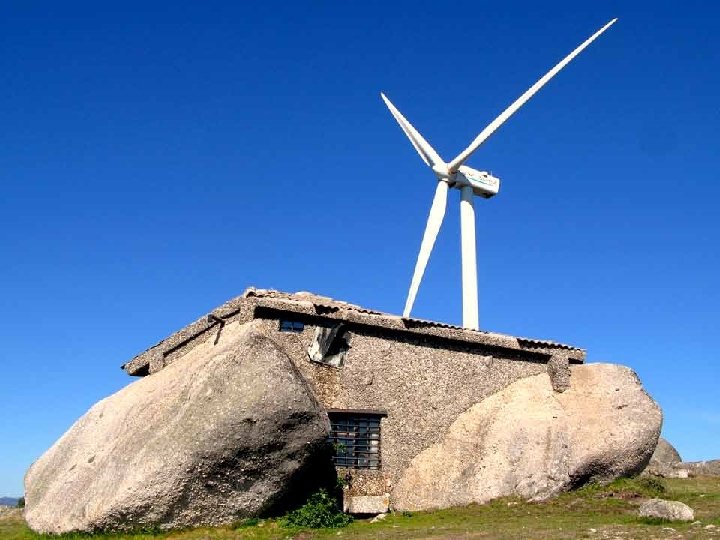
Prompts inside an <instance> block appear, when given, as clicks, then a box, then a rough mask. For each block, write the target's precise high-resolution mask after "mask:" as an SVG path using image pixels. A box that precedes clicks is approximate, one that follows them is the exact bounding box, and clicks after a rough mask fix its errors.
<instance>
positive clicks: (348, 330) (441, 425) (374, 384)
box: [122, 288, 585, 513]
mask: <svg viewBox="0 0 720 540" xmlns="http://www.w3.org/2000/svg"><path fill="white" fill-rule="evenodd" d="M253 320H254V321H256V322H259V324H261V325H262V327H263V328H264V331H265V333H266V334H267V335H268V336H270V337H271V339H272V340H273V341H274V342H275V343H277V344H278V345H279V347H280V348H281V349H282V350H284V351H285V352H286V353H287V355H288V356H289V357H290V359H291V360H292V362H293V364H294V366H295V368H297V370H298V372H299V373H300V374H301V376H302V377H303V378H304V379H305V381H307V383H308V387H309V388H311V389H312V392H313V394H314V397H315V399H316V400H317V402H318V403H319V404H320V406H321V408H322V409H324V412H325V413H326V414H327V420H328V421H327V427H328V437H329V440H330V442H331V443H332V445H333V448H334V458H333V459H334V462H335V467H336V470H337V472H338V476H339V477H340V478H341V479H343V480H344V482H345V489H344V495H345V497H344V499H345V500H344V504H345V508H346V510H348V511H350V512H353V513H377V512H381V511H385V510H387V508H388V506H389V505H391V504H392V501H391V500H390V494H391V493H392V490H393V487H394V486H395V485H396V484H397V482H398V481H399V479H400V478H401V477H402V475H403V473H404V472H405V471H406V470H407V468H408V466H409V464H410V462H411V460H412V459H413V458H414V457H415V456H417V455H418V454H419V453H421V452H422V451H424V450H426V449H427V448H429V447H430V446H431V445H434V444H437V443H438V442H439V441H440V440H442V437H443V436H444V435H445V434H446V433H447V431H448V429H449V427H450V426H451V424H453V422H454V421H456V420H457V418H458V417H459V416H460V415H461V414H462V413H464V412H465V411H467V410H468V409H469V408H470V407H472V406H473V405H474V404H476V403H478V402H481V401H482V400H483V399H485V398H487V397H488V396H491V395H493V394H496V393H497V392H499V391H501V390H502V389H504V388H506V387H507V386H508V385H510V384H511V383H513V382H515V381H517V380H519V379H523V378H527V377H531V376H533V375H537V374H542V373H547V374H548V375H549V378H550V381H551V384H552V388H553V390H554V391H555V392H563V391H564V390H566V389H567V388H568V386H569V379H570V364H582V363H583V362H584V360H585V351H584V350H582V349H579V348H577V347H572V346H569V345H563V344H560V343H555V342H552V341H545V340H537V339H527V338H519V337H513V336H509V335H503V334H498V333H493V332H485V331H473V330H466V329H463V328H460V327H456V326H451V325H447V324H441V323H437V322H430V321H424V320H418V319H406V318H402V317H399V316H394V315H389V314H385V313H380V312H377V311H372V310H369V309H364V308H362V307H359V306H356V305H353V304H349V303H346V302H340V301H336V300H332V299H330V298H326V297H322V296H318V295H314V294H310V293H296V294H288V293H283V292H278V291H274V290H263V289H254V288H250V289H248V290H247V291H245V293H244V294H243V295H241V296H239V297H237V298H234V299H233V300H230V301H229V302H227V303H225V304H223V305H222V306H220V307H218V308H217V309H215V310H213V311H212V312H211V313H209V314H208V315H207V316H205V317H203V318H201V319H199V320H197V321H196V322H194V323H192V324H190V325H188V326H187V327H185V328H183V329H182V330H180V331H178V332H176V333H175V334H173V335H172V336H170V337H168V338H166V339H164V340H163V341H161V342H160V343H158V344H157V345H155V346H153V347H151V348H150V349H148V350H147V351H145V352H143V353H142V354H140V355H138V356H137V357H135V358H133V359H132V360H130V361H129V362H127V363H126V364H124V365H123V366H122V368H123V369H124V370H125V371H126V372H127V373H128V374H129V375H132V376H138V377H147V376H150V377H152V375H153V374H154V373H157V372H158V371H160V370H162V369H163V368H164V367H165V366H167V365H169V364H171V363H174V362H181V361H182V359H183V357H185V356H186V355H188V354H189V353H190V352H191V351H192V350H193V349H195V348H196V347H197V346H198V345H200V344H204V345H208V344H212V343H213V342H216V341H217V340H218V339H219V336H220V335H221V334H222V332H223V328H224V327H225V326H226V325H229V324H231V323H235V322H239V323H246V322H250V321H253ZM439 352H441V354H439Z"/></svg>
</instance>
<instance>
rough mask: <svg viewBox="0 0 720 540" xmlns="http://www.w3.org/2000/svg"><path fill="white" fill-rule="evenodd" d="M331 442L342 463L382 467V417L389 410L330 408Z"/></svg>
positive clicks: (355, 467)
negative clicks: (335, 409) (331, 409)
mask: <svg viewBox="0 0 720 540" xmlns="http://www.w3.org/2000/svg"><path fill="white" fill-rule="evenodd" d="M328 416H329V418H330V443H331V444H332V445H333V449H334V451H335V453H334V457H333V461H334V462H335V465H337V466H338V467H349V468H352V469H375V470H377V469H379V468H380V419H381V418H382V417H383V416H385V413H379V412H369V411H330V412H328Z"/></svg>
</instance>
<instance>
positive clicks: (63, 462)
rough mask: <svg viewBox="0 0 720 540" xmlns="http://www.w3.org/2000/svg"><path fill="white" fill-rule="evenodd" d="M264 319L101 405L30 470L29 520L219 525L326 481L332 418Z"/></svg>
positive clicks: (50, 526) (72, 526) (229, 331)
mask: <svg viewBox="0 0 720 540" xmlns="http://www.w3.org/2000/svg"><path fill="white" fill-rule="evenodd" d="M260 326H261V323H259V322H253V323H248V324H245V325H241V324H239V323H232V324H228V325H226V326H225V327H224V328H223V329H222V332H221V335H220V336H219V338H217V337H216V336H212V337H209V339H206V340H205V341H203V342H198V343H196V344H195V347H194V348H192V350H189V351H188V352H187V354H185V356H184V357H183V358H182V361H181V362H175V363H172V364H170V365H168V366H167V367H165V368H164V369H162V370H161V371H158V372H157V373H155V374H154V375H152V376H151V377H146V378H144V379H141V380H139V381H137V382H135V383H133V384H131V385H129V386H128V387H126V388H124V389H122V390H121V391H119V392H118V393H116V394H115V395H113V396H111V397H109V398H106V399H104V400H102V401H101V402H99V403H98V404H96V405H95V406H94V407H92V408H91V409H90V411H88V412H87V413H86V414H85V415H84V416H83V417H82V418H80V420H78V421H77V422H76V423H75V424H74V425H73V426H72V428H71V429H70V430H69V431H68V432H67V433H66V434H65V435H64V436H63V437H62V438H61V439H60V440H59V441H58V442H57V443H56V444H55V445H54V446H53V447H52V448H50V450H48V451H47V452H46V453H45V454H44V455H43V456H42V457H41V458H40V459H39V460H38V461H37V462H36V463H34V464H33V466H32V467H31V468H30V470H29V471H28V473H27V475H26V479H25V486H26V503H27V506H26V511H25V516H26V519H27V522H28V524H29V525H30V527H31V528H33V529H34V530H36V531H41V532H50V533H62V532H67V531H74V530H78V531H92V530H101V529H102V530H107V529H128V528H136V527H145V526H155V525H160V526H162V527H163V528H175V527H184V526H190V525H198V524H208V525H217V524H221V523H230V522H232V521H234V520H236V519H238V518H240V517H244V516H249V515H257V514H259V513H262V512H264V511H267V510H269V509H271V508H273V507H274V506H275V505H278V504H282V502H283V497H286V496H290V495H291V491H292V489H294V488H297V487H298V485H299V484H300V483H303V484H304V487H306V488H308V489H312V488H313V486H316V485H317V484H316V483H317V482H320V481H321V474H320V473H319V472H315V471H312V472H311V471H310V470H309V468H310V467H312V466H313V459H314V457H317V456H319V455H323V454H322V450H323V449H324V448H326V445H327V443H326V437H327V428H328V426H327V424H326V417H325V416H324V415H323V414H322V413H321V411H320V408H319V405H318V403H317V402H316V400H315V398H314V397H313V396H312V394H311V392H309V391H308V388H307V386H306V383H305V381H304V380H303V379H302V378H301V377H300V375H299V373H298V372H297V370H296V369H295V367H294V365H293V364H292V362H291V361H290V359H289V358H288V357H287V355H286V354H285V353H284V352H283V351H282V350H281V349H280V348H278V347H277V345H276V344H275V343H274V342H273V341H272V340H271V339H269V338H268V337H267V336H266V335H264V334H263V333H261V332H259V331H258V327H260ZM216 339H217V342H216ZM324 458H325V461H324V463H325V464H327V463H328V461H327V460H328V458H327V455H324ZM303 473H307V475H308V476H306V477H305V478H302V475H303Z"/></svg>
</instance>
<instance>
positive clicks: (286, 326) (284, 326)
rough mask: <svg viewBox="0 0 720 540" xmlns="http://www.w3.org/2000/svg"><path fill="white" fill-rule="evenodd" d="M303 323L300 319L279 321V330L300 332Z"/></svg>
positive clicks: (303, 326) (303, 327)
mask: <svg viewBox="0 0 720 540" xmlns="http://www.w3.org/2000/svg"><path fill="white" fill-rule="evenodd" d="M304 329H305V324H304V323H301V322H300V321H280V331H281V332H302V331H303V330H304Z"/></svg>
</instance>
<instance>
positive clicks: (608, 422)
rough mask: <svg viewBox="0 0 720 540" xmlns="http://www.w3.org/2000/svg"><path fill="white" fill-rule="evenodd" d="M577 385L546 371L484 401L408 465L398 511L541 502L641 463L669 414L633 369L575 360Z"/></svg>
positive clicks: (396, 495)
mask: <svg viewBox="0 0 720 540" xmlns="http://www.w3.org/2000/svg"><path fill="white" fill-rule="evenodd" d="M571 369H572V371H571V377H570V387H569V388H568V389H567V390H566V391H565V392H563V393H556V392H554V391H553V388H552V385H551V382H550V378H549V377H548V375H547V374H540V375H535V376H532V377H528V378H526V379H521V380H519V381H516V382H514V383H513V384H511V385H509V386H508V387H506V388H505V389H504V390H502V391H500V392H498V393H497V394H494V395H492V396H490V397H488V398H486V399H485V400H483V401H482V402H480V403H477V404H476V405H474V406H473V407H471V408H470V409H468V410H467V411H466V412H464V413H463V414H462V415H460V416H459V417H458V419H457V420H456V421H455V422H454V423H453V424H452V425H451V427H450V429H449V430H448V432H447V434H446V435H445V437H444V439H443V440H442V441H440V442H439V443H438V444H435V445H434V446H431V447H430V448H428V449H426V450H424V451H423V452H421V453H420V454H419V455H418V456H416V457H415V458H414V459H413V460H412V461H411V463H410V466H409V467H408V469H407V471H406V472H405V473H404V475H403V476H402V478H401V479H400V481H399V482H398V484H397V486H396V487H395V489H394V491H393V493H392V501H393V506H394V507H395V508H396V509H398V510H424V509H432V508H442V507H448V506H457V505H465V504H470V503H483V502H486V501H489V500H491V499H494V498H497V497H502V496H509V495H516V496H520V497H524V498H526V499H531V500H540V499H544V498H547V497H550V496H552V495H555V494H557V493H559V492H561V491H563V490H567V489H570V488H572V487H576V486H580V485H582V484H584V483H587V482H590V481H597V482H607V481H610V480H613V479H615V478H617V477H620V476H624V475H632V474H636V473H638V472H640V471H642V470H643V468H644V467H645V465H646V464H647V462H648V460H649V459H650V456H651V455H652V453H653V450H654V449H655V446H656V444H657V440H658V437H659V435H660V427H661V424H662V413H661V411H660V408H659V407H658V405H657V404H656V403H655V402H654V401H653V400H652V398H650V396H649V395H648V394H647V393H646V392H645V391H644V390H643V388H642V386H641V384H640V381H639V379H638V378H637V376H636V375H635V373H634V372H633V371H632V370H630V369H629V368H626V367H623V366H618V365H612V364H588V365H581V366H572V368H571Z"/></svg>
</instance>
